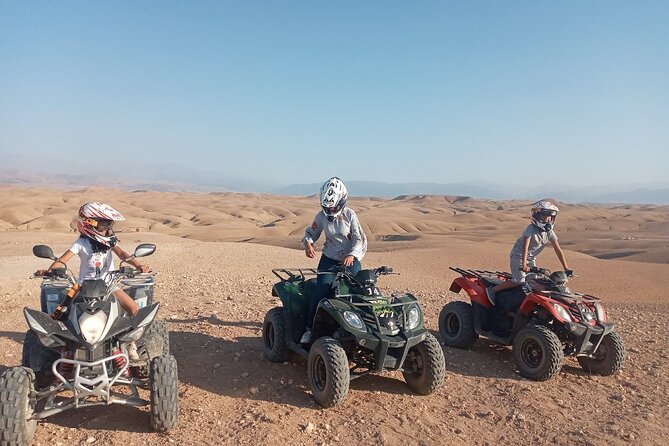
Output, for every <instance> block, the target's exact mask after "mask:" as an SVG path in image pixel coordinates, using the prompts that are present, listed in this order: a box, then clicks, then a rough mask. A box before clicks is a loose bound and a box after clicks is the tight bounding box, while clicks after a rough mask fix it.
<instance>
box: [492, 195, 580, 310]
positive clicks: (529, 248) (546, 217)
mask: <svg viewBox="0 0 669 446" xmlns="http://www.w3.org/2000/svg"><path fill="white" fill-rule="evenodd" d="M558 212H560V209H558V207H557V206H556V205H555V204H554V203H552V202H551V201H550V200H541V201H538V202H536V203H535V204H534V205H532V210H531V223H530V224H529V225H528V226H527V227H526V228H525V230H524V231H523V233H522V234H521V235H520V237H518V240H516V243H515V244H514V245H513V248H511V252H510V253H509V258H510V267H511V274H512V275H513V279H512V280H507V281H505V282H502V283H501V284H499V285H496V286H494V287H488V288H487V289H486V294H487V296H488V300H489V301H490V303H491V304H492V305H494V304H495V295H496V293H498V292H500V291H503V290H506V289H509V288H514V287H516V286H519V285H522V284H523V283H525V275H526V274H527V273H528V272H530V268H531V267H535V266H537V265H536V257H537V256H538V255H539V253H540V252H541V251H542V250H543V249H544V247H545V246H546V245H547V244H548V243H550V244H551V245H552V246H553V249H554V250H555V254H557V257H558V259H559V260H560V263H562V266H563V267H564V270H565V272H566V273H567V275H568V276H571V275H573V273H574V272H573V271H572V270H571V269H569V266H568V265H567V259H565V256H564V252H562V248H560V244H559V243H558V237H557V235H556V234H555V231H554V230H553V228H555V219H556V218H557V214H558Z"/></svg>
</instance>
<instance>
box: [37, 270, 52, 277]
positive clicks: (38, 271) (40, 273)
mask: <svg viewBox="0 0 669 446" xmlns="http://www.w3.org/2000/svg"><path fill="white" fill-rule="evenodd" d="M50 272H51V270H48V269H38V270H37V271H35V273H34V274H33V276H35V277H44V276H46V275H48V274H49V273H50Z"/></svg>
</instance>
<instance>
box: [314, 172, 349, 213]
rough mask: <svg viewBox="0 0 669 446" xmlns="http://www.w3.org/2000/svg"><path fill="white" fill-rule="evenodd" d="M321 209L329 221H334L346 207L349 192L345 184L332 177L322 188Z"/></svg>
mask: <svg viewBox="0 0 669 446" xmlns="http://www.w3.org/2000/svg"><path fill="white" fill-rule="evenodd" d="M320 198H321V207H322V208H323V213H324V214H325V215H326V216H327V217H328V220H330V221H332V220H334V219H335V218H336V217H337V216H338V215H339V214H341V211H342V210H343V209H344V206H346V199H347V198H348V190H347V189H346V185H344V182H343V181H342V180H340V179H339V178H337V177H332V178H330V179H329V180H327V181H326V182H325V183H323V186H321V194H320Z"/></svg>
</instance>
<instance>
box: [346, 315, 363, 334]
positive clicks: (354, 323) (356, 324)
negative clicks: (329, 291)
mask: <svg viewBox="0 0 669 446" xmlns="http://www.w3.org/2000/svg"><path fill="white" fill-rule="evenodd" d="M344 320H345V321H346V323H347V324H348V325H350V326H351V327H353V328H357V329H358V330H365V323H364V322H363V321H362V319H360V316H358V315H357V314H356V313H354V312H352V311H344Z"/></svg>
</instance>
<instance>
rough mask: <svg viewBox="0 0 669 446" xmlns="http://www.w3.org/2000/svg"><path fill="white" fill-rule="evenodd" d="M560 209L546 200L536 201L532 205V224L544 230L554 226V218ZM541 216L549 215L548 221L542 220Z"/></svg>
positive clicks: (546, 230)
mask: <svg viewBox="0 0 669 446" xmlns="http://www.w3.org/2000/svg"><path fill="white" fill-rule="evenodd" d="M558 212H560V209H559V208H558V207H557V206H556V205H554V204H553V203H551V202H550V201H548V200H541V201H537V202H536V203H534V204H533V205H532V224H533V225H535V226H536V227H538V228H539V229H541V230H542V231H544V232H548V231H550V230H551V229H553V227H555V219H556V218H557V214H558ZM542 216H550V217H551V219H550V221H543V219H542V218H541V217H542Z"/></svg>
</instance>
